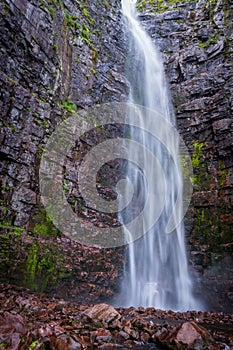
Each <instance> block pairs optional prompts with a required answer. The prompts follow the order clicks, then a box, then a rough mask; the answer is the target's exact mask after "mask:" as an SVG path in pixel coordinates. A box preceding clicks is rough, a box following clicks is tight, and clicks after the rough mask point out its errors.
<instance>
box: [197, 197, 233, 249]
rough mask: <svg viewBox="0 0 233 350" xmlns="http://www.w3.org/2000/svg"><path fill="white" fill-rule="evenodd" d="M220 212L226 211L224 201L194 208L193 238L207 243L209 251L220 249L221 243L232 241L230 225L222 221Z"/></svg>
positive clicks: (201, 242)
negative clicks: (213, 205)
mask: <svg viewBox="0 0 233 350" xmlns="http://www.w3.org/2000/svg"><path fill="white" fill-rule="evenodd" d="M222 212H224V213H226V212H227V208H226V204H225V203H222V204H220V203H218V204H217V205H216V207H206V208H195V214H194V228H193V229H194V238H195V240H196V241H199V243H200V244H205V245H208V246H209V251H216V252H217V251H221V249H222V245H225V244H227V243H231V242H232V232H231V227H230V225H227V224H226V223H224V222H223V221H222V219H221V213H222ZM229 249H230V248H229ZM231 249H232V248H231Z"/></svg>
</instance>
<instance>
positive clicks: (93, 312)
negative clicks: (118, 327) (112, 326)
mask: <svg viewBox="0 0 233 350" xmlns="http://www.w3.org/2000/svg"><path fill="white" fill-rule="evenodd" d="M83 314H84V315H86V316H88V317H90V318H91V319H93V320H96V319H97V320H100V321H104V322H106V323H110V322H112V321H113V320H116V319H117V320H118V319H119V318H120V317H121V315H120V314H119V312H117V311H116V309H114V307H113V306H110V305H107V304H97V305H94V306H92V307H89V308H88V309H86V310H85V311H84V312H83Z"/></svg>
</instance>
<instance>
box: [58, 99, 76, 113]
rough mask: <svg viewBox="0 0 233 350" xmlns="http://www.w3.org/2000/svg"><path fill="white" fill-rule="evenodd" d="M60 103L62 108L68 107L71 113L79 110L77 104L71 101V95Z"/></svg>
mask: <svg viewBox="0 0 233 350" xmlns="http://www.w3.org/2000/svg"><path fill="white" fill-rule="evenodd" d="M60 105H61V106H62V108H64V109H66V110H67V111H68V112H70V113H76V112H77V106H76V105H75V104H74V103H73V102H71V100H70V97H68V98H67V99H66V100H65V101H63V102H61V103H60Z"/></svg>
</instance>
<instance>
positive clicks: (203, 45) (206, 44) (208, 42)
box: [198, 38, 218, 49]
mask: <svg viewBox="0 0 233 350" xmlns="http://www.w3.org/2000/svg"><path fill="white" fill-rule="evenodd" d="M217 42H218V41H217V39H215V38H209V39H208V40H206V41H204V42H203V41H199V43H198V47H199V49H203V48H206V47H209V46H210V45H212V44H216V43H217Z"/></svg>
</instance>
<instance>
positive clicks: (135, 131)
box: [120, 0, 198, 310]
mask: <svg viewBox="0 0 233 350" xmlns="http://www.w3.org/2000/svg"><path fill="white" fill-rule="evenodd" d="M135 2H136V1H135V0H122V12H123V15H124V19H125V32H126V36H127V38H128V43H129V53H128V56H127V77H128V80H129V84H130V94H129V102H131V103H133V104H135V105H141V106H144V107H147V108H148V109H150V110H153V111H156V113H159V114H160V115H162V118H164V119H165V120H166V121H168V122H169V123H171V124H172V125H173V126H175V117H174V113H173V108H172V105H171V103H170V98H169V94H168V90H167V87H166V81H165V75H164V69H163V64H162V59H161V57H160V53H159V52H158V51H157V50H156V48H155V47H154V44H153V43H152V41H151V39H150V37H149V36H148V35H147V33H146V32H145V30H144V29H143V28H142V26H141V25H140V22H139V20H138V18H137V11H136V8H135ZM147 108H146V109H145V110H144V113H143V115H141V119H140V120H141V125H140V128H133V127H131V129H130V131H129V132H130V138H131V139H134V140H136V141H137V142H140V143H142V144H143V145H144V146H145V148H148V149H149V150H150V151H151V152H152V153H153V154H154V155H155V156H156V159H157V160H158V162H159V164H160V167H161V168H160V169H162V171H163V176H164V177H165V184H166V196H165V197H166V198H165V200H164V207H163V210H162V213H161V215H160V217H159V219H158V220H156V222H155V224H154V225H153V228H152V229H150V230H148V232H147V233H146V234H144V235H143V237H141V239H139V240H137V241H135V242H134V243H131V244H129V245H128V259H126V260H127V263H126V266H125V274H124V281H123V284H122V293H121V296H120V299H121V304H123V305H124V306H130V305H133V306H136V307H137V306H144V307H149V306H152V307H155V308H161V309H168V308H169V309H173V310H188V309H194V308H197V307H198V305H196V304H195V301H194V298H193V297H192V286H191V281H190V277H189V273H188V266H187V257H186V252H185V242H184V228H183V224H182V222H181V223H180V222H178V223H177V225H176V228H175V229H174V230H173V232H172V233H170V234H167V233H166V228H167V224H168V221H169V218H170V217H171V215H172V212H173V208H174V206H175V202H176V198H177V194H178V192H179V190H180V187H182V180H180V176H177V171H176V169H175V166H174V154H175V157H176V159H175V163H176V164H178V163H179V162H178V142H177V140H175V139H174V138H172V137H170V135H169V133H168V134H167V135H166V130H161V131H160V132H161V133H164V135H163V138H165V139H166V144H167V145H168V148H171V149H172V150H173V160H171V159H170V158H169V155H168V154H167V151H166V147H164V145H162V144H161V142H159V141H158V140H155V139H154V138H153V137H152V136H151V134H152V135H156V134H158V130H159V128H160V127H162V124H163V123H158V121H156V122H154V123H152V124H151V125H147V130H148V129H149V130H151V134H150V135H149V133H147V132H143V131H142V130H144V129H145V125H146V123H147V119H148V120H149V118H148V116H147V112H146V110H147ZM135 110H136V109H135ZM148 113H149V112H148ZM134 117H135V116H134V113H133V112H132V110H131V109H130V111H129V113H128V115H127V117H126V120H127V121H128V122H129V124H130V122H131V121H132V120H133V118H134ZM160 124H161V125H160ZM139 129H140V130H139ZM128 152H129V155H130V153H133V152H134V149H133V147H132V149H131V148H129V149H128ZM140 156H142V155H141V154H140ZM134 157H135V156H134ZM147 163H148V160H147V155H144V166H143V167H145V169H147V172H146V175H145V174H144V169H137V168H136V167H135V166H134V165H133V164H129V165H128V166H127V171H126V173H127V177H128V178H130V181H131V183H133V186H134V189H135V192H136V193H135V195H134V197H133V203H132V205H131V207H130V206H129V208H127V209H126V210H125V211H124V212H123V213H121V215H120V220H121V221H122V222H123V224H124V223H127V222H128V221H130V220H131V219H132V218H133V217H135V215H137V210H138V208H140V209H142V208H143V206H144V205H145V202H146V200H147V196H148V191H149V192H150V193H154V194H156V193H157V194H158V198H159V191H165V190H164V187H163V181H164V179H162V177H161V172H159V171H158V170H157V168H152V166H150V164H147ZM148 169H149V171H148ZM149 184H150V186H151V184H152V186H153V188H148V186H149ZM153 198H154V199H153V200H152V201H151V202H150V203H149V209H148V210H147V212H146V214H145V215H144V218H143V220H144V222H143V225H145V227H147V222H146V221H148V220H151V218H153V216H155V215H157V214H156V211H157V207H158V201H157V200H156V197H155V196H154V197H153ZM178 211H179V213H182V203H181V204H180V207H179V208H178ZM179 215H182V214H179ZM125 235H126V241H127V242H129V241H133V240H134V239H133V238H132V237H131V236H132V235H133V232H131V233H130V232H128V231H127V230H125Z"/></svg>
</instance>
